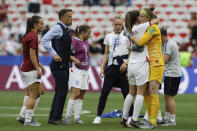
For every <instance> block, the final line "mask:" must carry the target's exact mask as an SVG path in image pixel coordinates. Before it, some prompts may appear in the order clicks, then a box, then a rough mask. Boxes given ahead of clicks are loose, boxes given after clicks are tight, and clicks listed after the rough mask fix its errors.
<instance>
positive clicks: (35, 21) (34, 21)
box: [23, 15, 41, 37]
mask: <svg viewBox="0 0 197 131" xmlns="http://www.w3.org/2000/svg"><path fill="white" fill-rule="evenodd" d="M39 19H41V17H40V16H37V15H34V16H32V17H31V18H28V19H27V26H26V32H25V35H24V36H23V37H25V36H26V35H27V33H29V32H30V31H31V30H32V29H34V24H38V22H39Z"/></svg>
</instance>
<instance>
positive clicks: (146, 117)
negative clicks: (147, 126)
mask: <svg viewBox="0 0 197 131" xmlns="http://www.w3.org/2000/svg"><path fill="white" fill-rule="evenodd" d="M144 119H146V120H147V121H148V113H147V111H146V113H145V115H144Z"/></svg>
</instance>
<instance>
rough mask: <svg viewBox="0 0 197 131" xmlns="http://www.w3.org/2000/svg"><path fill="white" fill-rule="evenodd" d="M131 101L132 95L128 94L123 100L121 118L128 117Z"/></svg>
mask: <svg viewBox="0 0 197 131" xmlns="http://www.w3.org/2000/svg"><path fill="white" fill-rule="evenodd" d="M132 101H133V96H132V95H130V94H128V95H127V97H126V98H125V100H124V107H123V118H124V119H127V118H128V112H129V110H130V108H131V104H132Z"/></svg>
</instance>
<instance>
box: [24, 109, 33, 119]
mask: <svg viewBox="0 0 197 131" xmlns="http://www.w3.org/2000/svg"><path fill="white" fill-rule="evenodd" d="M32 113H33V109H29V110H26V113H25V122H31V119H32Z"/></svg>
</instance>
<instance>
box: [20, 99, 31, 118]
mask: <svg viewBox="0 0 197 131" xmlns="http://www.w3.org/2000/svg"><path fill="white" fill-rule="evenodd" d="M28 97H29V96H24V99H23V106H22V108H21V111H20V113H19V115H20V116H21V117H23V118H25V112H26V106H25V102H26V101H27V98H28Z"/></svg>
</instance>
